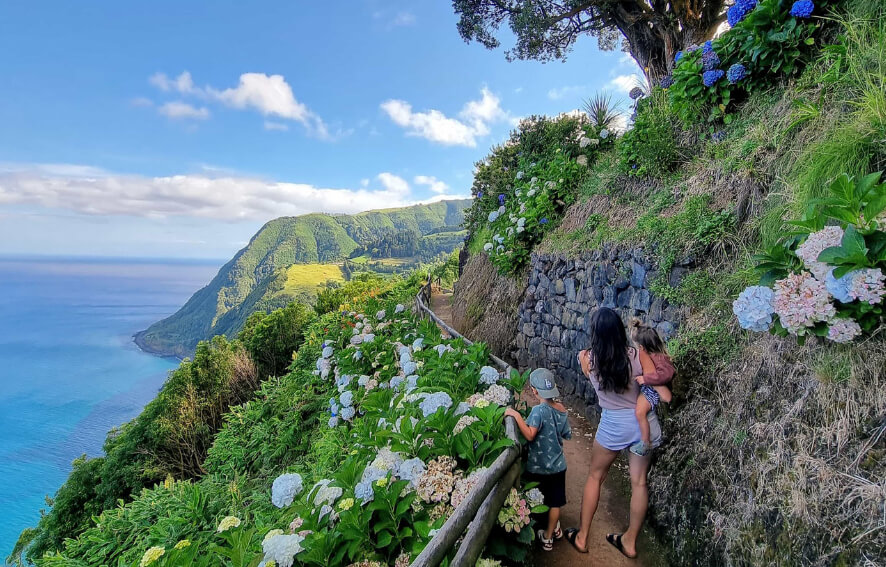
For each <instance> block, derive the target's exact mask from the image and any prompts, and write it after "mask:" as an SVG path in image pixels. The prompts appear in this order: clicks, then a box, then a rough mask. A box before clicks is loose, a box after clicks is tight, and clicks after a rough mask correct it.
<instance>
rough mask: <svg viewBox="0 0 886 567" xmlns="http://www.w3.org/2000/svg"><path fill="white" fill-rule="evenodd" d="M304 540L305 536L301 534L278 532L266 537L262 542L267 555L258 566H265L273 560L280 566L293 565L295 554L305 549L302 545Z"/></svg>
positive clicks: (289, 566)
mask: <svg viewBox="0 0 886 567" xmlns="http://www.w3.org/2000/svg"><path fill="white" fill-rule="evenodd" d="M304 540H305V538H304V537H302V536H301V535H299V534H288V535H279V534H278V535H274V536H273V537H269V538H267V539H265V540H264V542H263V543H262V550H263V551H264V552H265V556H264V558H263V559H262V562H261V563H259V564H258V567H264V566H266V565H268V564H269V563H270V562H271V561H273V562H274V564H276V565H277V566H278V567H292V564H293V562H294V561H295V556H296V555H298V554H299V553H300V552H301V551H302V550H303V549H304V548H303V547H302V546H301V544H302V542H303V541H304Z"/></svg>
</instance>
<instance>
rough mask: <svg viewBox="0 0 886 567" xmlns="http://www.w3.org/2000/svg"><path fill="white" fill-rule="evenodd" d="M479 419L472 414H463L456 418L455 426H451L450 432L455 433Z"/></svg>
mask: <svg viewBox="0 0 886 567" xmlns="http://www.w3.org/2000/svg"><path fill="white" fill-rule="evenodd" d="M478 421H480V420H479V419H477V418H476V417H474V416H472V415H463V416H461V417H460V418H458V421H457V422H456V424H455V427H453V428H452V432H453V433H454V434H456V435H458V434H459V433H461V432H462V431H464V430H465V429H467V428H468V427H469V426H471V425H473V424H474V423H477V422H478Z"/></svg>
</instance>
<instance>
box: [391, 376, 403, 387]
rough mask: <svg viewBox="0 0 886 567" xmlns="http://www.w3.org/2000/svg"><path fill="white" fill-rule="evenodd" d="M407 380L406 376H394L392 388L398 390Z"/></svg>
mask: <svg viewBox="0 0 886 567" xmlns="http://www.w3.org/2000/svg"><path fill="white" fill-rule="evenodd" d="M405 381H406V378H404V377H403V376H394V377H393V378H391V388H393V389H395V390H396V389H397V388H399V387H400V385H401V384H403V382H405Z"/></svg>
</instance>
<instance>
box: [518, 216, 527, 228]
mask: <svg viewBox="0 0 886 567" xmlns="http://www.w3.org/2000/svg"><path fill="white" fill-rule="evenodd" d="M525 224H526V217H520V218H519V219H517V226H524V225H525Z"/></svg>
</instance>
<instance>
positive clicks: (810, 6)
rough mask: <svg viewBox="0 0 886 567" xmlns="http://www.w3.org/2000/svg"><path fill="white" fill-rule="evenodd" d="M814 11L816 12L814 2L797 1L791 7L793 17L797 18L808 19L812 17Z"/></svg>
mask: <svg viewBox="0 0 886 567" xmlns="http://www.w3.org/2000/svg"><path fill="white" fill-rule="evenodd" d="M813 10H815V4H814V3H813V2H812V0H797V1H796V2H794V5H793V6H791V15H792V16H794V17H795V18H808V17H809V16H811V15H812V11H813Z"/></svg>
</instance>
